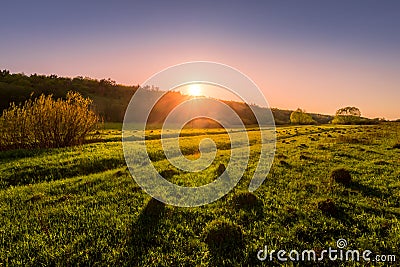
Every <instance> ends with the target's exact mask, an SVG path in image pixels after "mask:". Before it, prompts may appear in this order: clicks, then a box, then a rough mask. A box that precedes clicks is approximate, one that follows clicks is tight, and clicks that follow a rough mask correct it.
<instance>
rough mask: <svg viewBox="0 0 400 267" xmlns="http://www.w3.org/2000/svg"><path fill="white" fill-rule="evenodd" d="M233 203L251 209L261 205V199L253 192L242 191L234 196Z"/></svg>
mask: <svg viewBox="0 0 400 267" xmlns="http://www.w3.org/2000/svg"><path fill="white" fill-rule="evenodd" d="M232 203H233V205H234V206H235V207H238V208H244V209H251V208H255V207H258V206H259V205H260V200H259V199H258V197H257V196H256V195H254V194H253V193H251V192H240V193H238V194H235V195H234V196H233V197H232Z"/></svg>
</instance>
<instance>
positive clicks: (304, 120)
mask: <svg viewBox="0 0 400 267" xmlns="http://www.w3.org/2000/svg"><path fill="white" fill-rule="evenodd" d="M290 122H291V123H292V124H303V125H304V124H315V123H316V121H315V120H314V119H313V118H312V117H311V115H310V114H307V113H306V111H305V110H302V109H300V108H298V109H297V110H296V111H293V112H292V114H290Z"/></svg>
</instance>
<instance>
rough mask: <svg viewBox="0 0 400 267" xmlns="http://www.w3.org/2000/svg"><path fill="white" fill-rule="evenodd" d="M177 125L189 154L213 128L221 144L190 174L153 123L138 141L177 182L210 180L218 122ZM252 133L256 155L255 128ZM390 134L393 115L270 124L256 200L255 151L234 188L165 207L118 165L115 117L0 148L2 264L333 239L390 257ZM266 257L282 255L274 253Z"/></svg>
mask: <svg viewBox="0 0 400 267" xmlns="http://www.w3.org/2000/svg"><path fill="white" fill-rule="evenodd" d="M184 131H185V132H184V133H183V134H182V150H183V152H184V154H185V155H186V156H187V157H188V158H195V157H196V156H197V154H198V142H199V140H200V139H201V138H203V137H210V138H212V139H214V140H215V142H216V143H217V147H219V148H220V149H219V150H218V153H217V160H216V162H214V163H213V164H212V165H211V166H210V167H209V168H208V169H207V170H205V171H204V172H201V173H199V174H198V175H197V176H196V177H193V176H192V175H191V174H185V173H183V172H179V171H177V170H175V169H173V168H172V167H171V166H170V165H169V164H168V162H167V161H166V159H165V157H164V155H163V152H162V150H161V147H160V141H159V132H158V131H156V130H154V131H152V132H149V133H148V134H149V140H148V141H147V142H148V144H149V146H148V147H149V153H150V155H151V158H152V159H153V160H154V165H155V167H156V169H157V170H159V172H160V173H162V174H164V175H165V176H168V178H169V179H170V180H171V181H173V182H175V183H177V184H184V185H199V184H205V183H208V182H210V181H212V180H213V179H215V178H216V177H217V172H218V171H217V168H218V165H219V164H220V163H221V162H223V163H226V162H227V160H228V159H229V155H230V152H229V146H226V145H224V144H226V142H227V138H226V134H225V132H223V131H221V132H218V131H217V130H211V129H210V130H201V131H197V130H184ZM249 136H250V144H251V148H252V153H253V155H256V153H257V149H258V148H259V146H260V143H259V139H258V138H259V135H258V134H257V132H255V131H253V132H249ZM396 144H400V125H399V124H382V125H375V126H290V127H279V128H277V150H276V153H275V160H274V164H273V167H272V169H271V171H270V173H269V175H268V177H267V179H266V180H265V181H264V183H263V185H262V186H261V187H260V188H259V189H258V190H256V191H255V192H254V195H255V196H256V201H254V199H253V198H252V197H253V195H251V194H245V193H244V192H246V191H247V187H248V183H249V181H250V179H251V174H252V172H254V168H255V164H256V157H252V158H251V160H250V163H249V165H248V169H247V170H246V172H245V174H244V176H243V179H242V180H241V181H240V182H239V184H238V185H237V186H236V187H235V188H234V190H232V191H231V192H230V193H229V194H228V195H227V196H225V197H223V198H222V199H220V200H218V201H216V202H214V203H211V204H208V205H205V206H202V207H196V208H178V207H173V206H168V205H163V204H161V203H159V202H157V201H155V200H154V199H151V197H150V196H149V195H147V194H146V193H145V192H143V191H142V190H141V188H140V187H139V186H138V185H137V184H136V183H135V181H134V180H133V179H132V177H131V176H130V174H129V172H128V170H127V168H126V165H125V160H124V157H123V152H122V145H121V125H118V124H115V125H107V126H106V127H104V129H103V130H101V141H98V142H92V143H88V144H85V145H82V146H78V147H71V148H62V149H48V150H30V151H24V150H18V151H7V152H1V153H0V188H1V191H0V214H1V215H0V224H1V226H0V265H1V266H16V265H23V266H53V265H60V266H86V265H91V266H92V265H93V266H103V265H117V266H199V265H206V266H207V265H208V266H222V265H228V266H231V265H233V266H255V265H257V264H261V262H260V261H259V260H258V259H257V252H258V251H259V250H260V249H263V248H264V246H265V245H268V248H269V249H271V250H272V249H276V250H279V249H284V250H287V251H290V250H292V249H296V250H299V251H301V250H303V249H314V250H316V251H321V250H322V249H327V248H328V247H336V240H338V239H340V238H344V239H346V240H347V241H348V248H349V249H359V250H361V251H362V250H366V249H368V250H371V251H372V252H373V253H374V254H383V255H392V254H393V255H396V260H397V262H399V261H400V249H399V244H400V149H398V148H396ZM253 151H254V152H253ZM338 168H345V169H347V170H348V171H349V172H350V174H351V176H352V182H351V183H349V184H345V185H343V184H340V183H337V182H335V181H333V180H332V179H331V177H330V175H331V172H332V171H333V170H335V169H338ZM238 196H240V197H238ZM221 222H222V223H221ZM221 224H222V225H225V226H226V225H230V226H232V228H233V229H236V230H238V231H239V232H238V233H237V232H235V231H231V232H230V231H226V232H222V237H221V236H217V237H215V238H214V239H218V238H220V239H221V238H222V239H224V238H225V239H226V240H230V238H231V240H232V243H231V245H230V246H229V247H227V248H224V249H219V248H216V247H215V246H213V244H212V243H210V242H212V240H214V239H213V234H214V235H217V234H218V233H217V234H216V233H215V231H214V232H213V229H214V230H215V229H218V227H221ZM219 235H221V232H219ZM224 235H226V236H224ZM242 238H243V239H242ZM237 239H240V240H237ZM210 240H211V241H210ZM236 241H237V242H236ZM239 241H240V242H239ZM263 264H265V265H271V266H276V265H278V264H279V262H278V261H277V259H276V257H275V258H274V260H273V261H272V262H271V261H266V262H264V263H263ZM287 264H288V265H290V264H291V263H287ZM313 264H314V265H315V263H309V265H313ZM320 264H321V263H320ZM326 264H330V265H337V266H340V265H343V266H349V265H350V266H352V265H357V263H356V262H350V263H349V262H343V261H336V262H328V263H326ZM359 264H360V265H365V264H366V263H365V262H364V263H362V262H361V263H359ZM376 264H377V263H373V265H376ZM391 264H393V263H391ZM302 265H305V264H304V263H303V264H302Z"/></svg>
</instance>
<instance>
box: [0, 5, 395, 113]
mask: <svg viewBox="0 0 400 267" xmlns="http://www.w3.org/2000/svg"><path fill="white" fill-rule="evenodd" d="M0 10H1V16H0V23H1V25H2V27H0V69H8V70H10V71H11V72H23V73H25V74H32V73H38V74H57V75H59V76H67V77H75V76H84V77H85V76H87V77H91V78H96V79H102V78H111V79H112V80H115V81H117V82H118V83H121V84H125V85H136V84H141V83H143V82H144V81H145V80H147V78H149V77H150V76H152V75H153V74H155V73H157V72H159V71H161V70H163V69H164V68H167V67H169V66H172V65H176V64H180V63H183V62H188V61H198V60H199V61H214V62H219V63H223V64H227V65H230V66H232V67H234V68H236V69H238V70H240V71H241V72H243V73H244V74H246V75H247V76H248V77H250V78H251V79H252V80H253V81H254V82H255V83H256V84H257V86H258V87H259V88H260V89H261V90H262V92H263V94H264V95H265V97H266V99H267V100H268V102H269V104H270V106H271V107H276V108H282V109H297V108H302V109H305V110H306V111H307V112H314V113H324V114H334V113H335V111H336V110H337V109H339V108H341V107H344V106H356V107H358V108H360V110H361V113H362V115H363V116H366V117H371V118H375V117H379V118H386V119H397V118H400V105H399V99H400V75H399V74H400V16H399V14H400V1H371V0H354V1H344V0H338V1H317V0H315V1H314V0H305V1H289V0H287V1H234V0H233V1H191V0H188V1H74V0H72V1H62V2H61V1H54V0H53V1H40V0H39V1H18V0H16V1H5V2H3V3H2V5H1V9H0Z"/></svg>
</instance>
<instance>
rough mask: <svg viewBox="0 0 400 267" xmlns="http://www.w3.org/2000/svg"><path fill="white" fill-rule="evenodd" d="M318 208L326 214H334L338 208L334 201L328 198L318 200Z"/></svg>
mask: <svg viewBox="0 0 400 267" xmlns="http://www.w3.org/2000/svg"><path fill="white" fill-rule="evenodd" d="M318 209H319V210H320V211H322V213H323V214H325V215H328V216H335V215H337V213H338V208H337V207H336V204H335V202H334V201H333V200H332V199H330V198H328V199H326V200H321V201H319V202H318Z"/></svg>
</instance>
